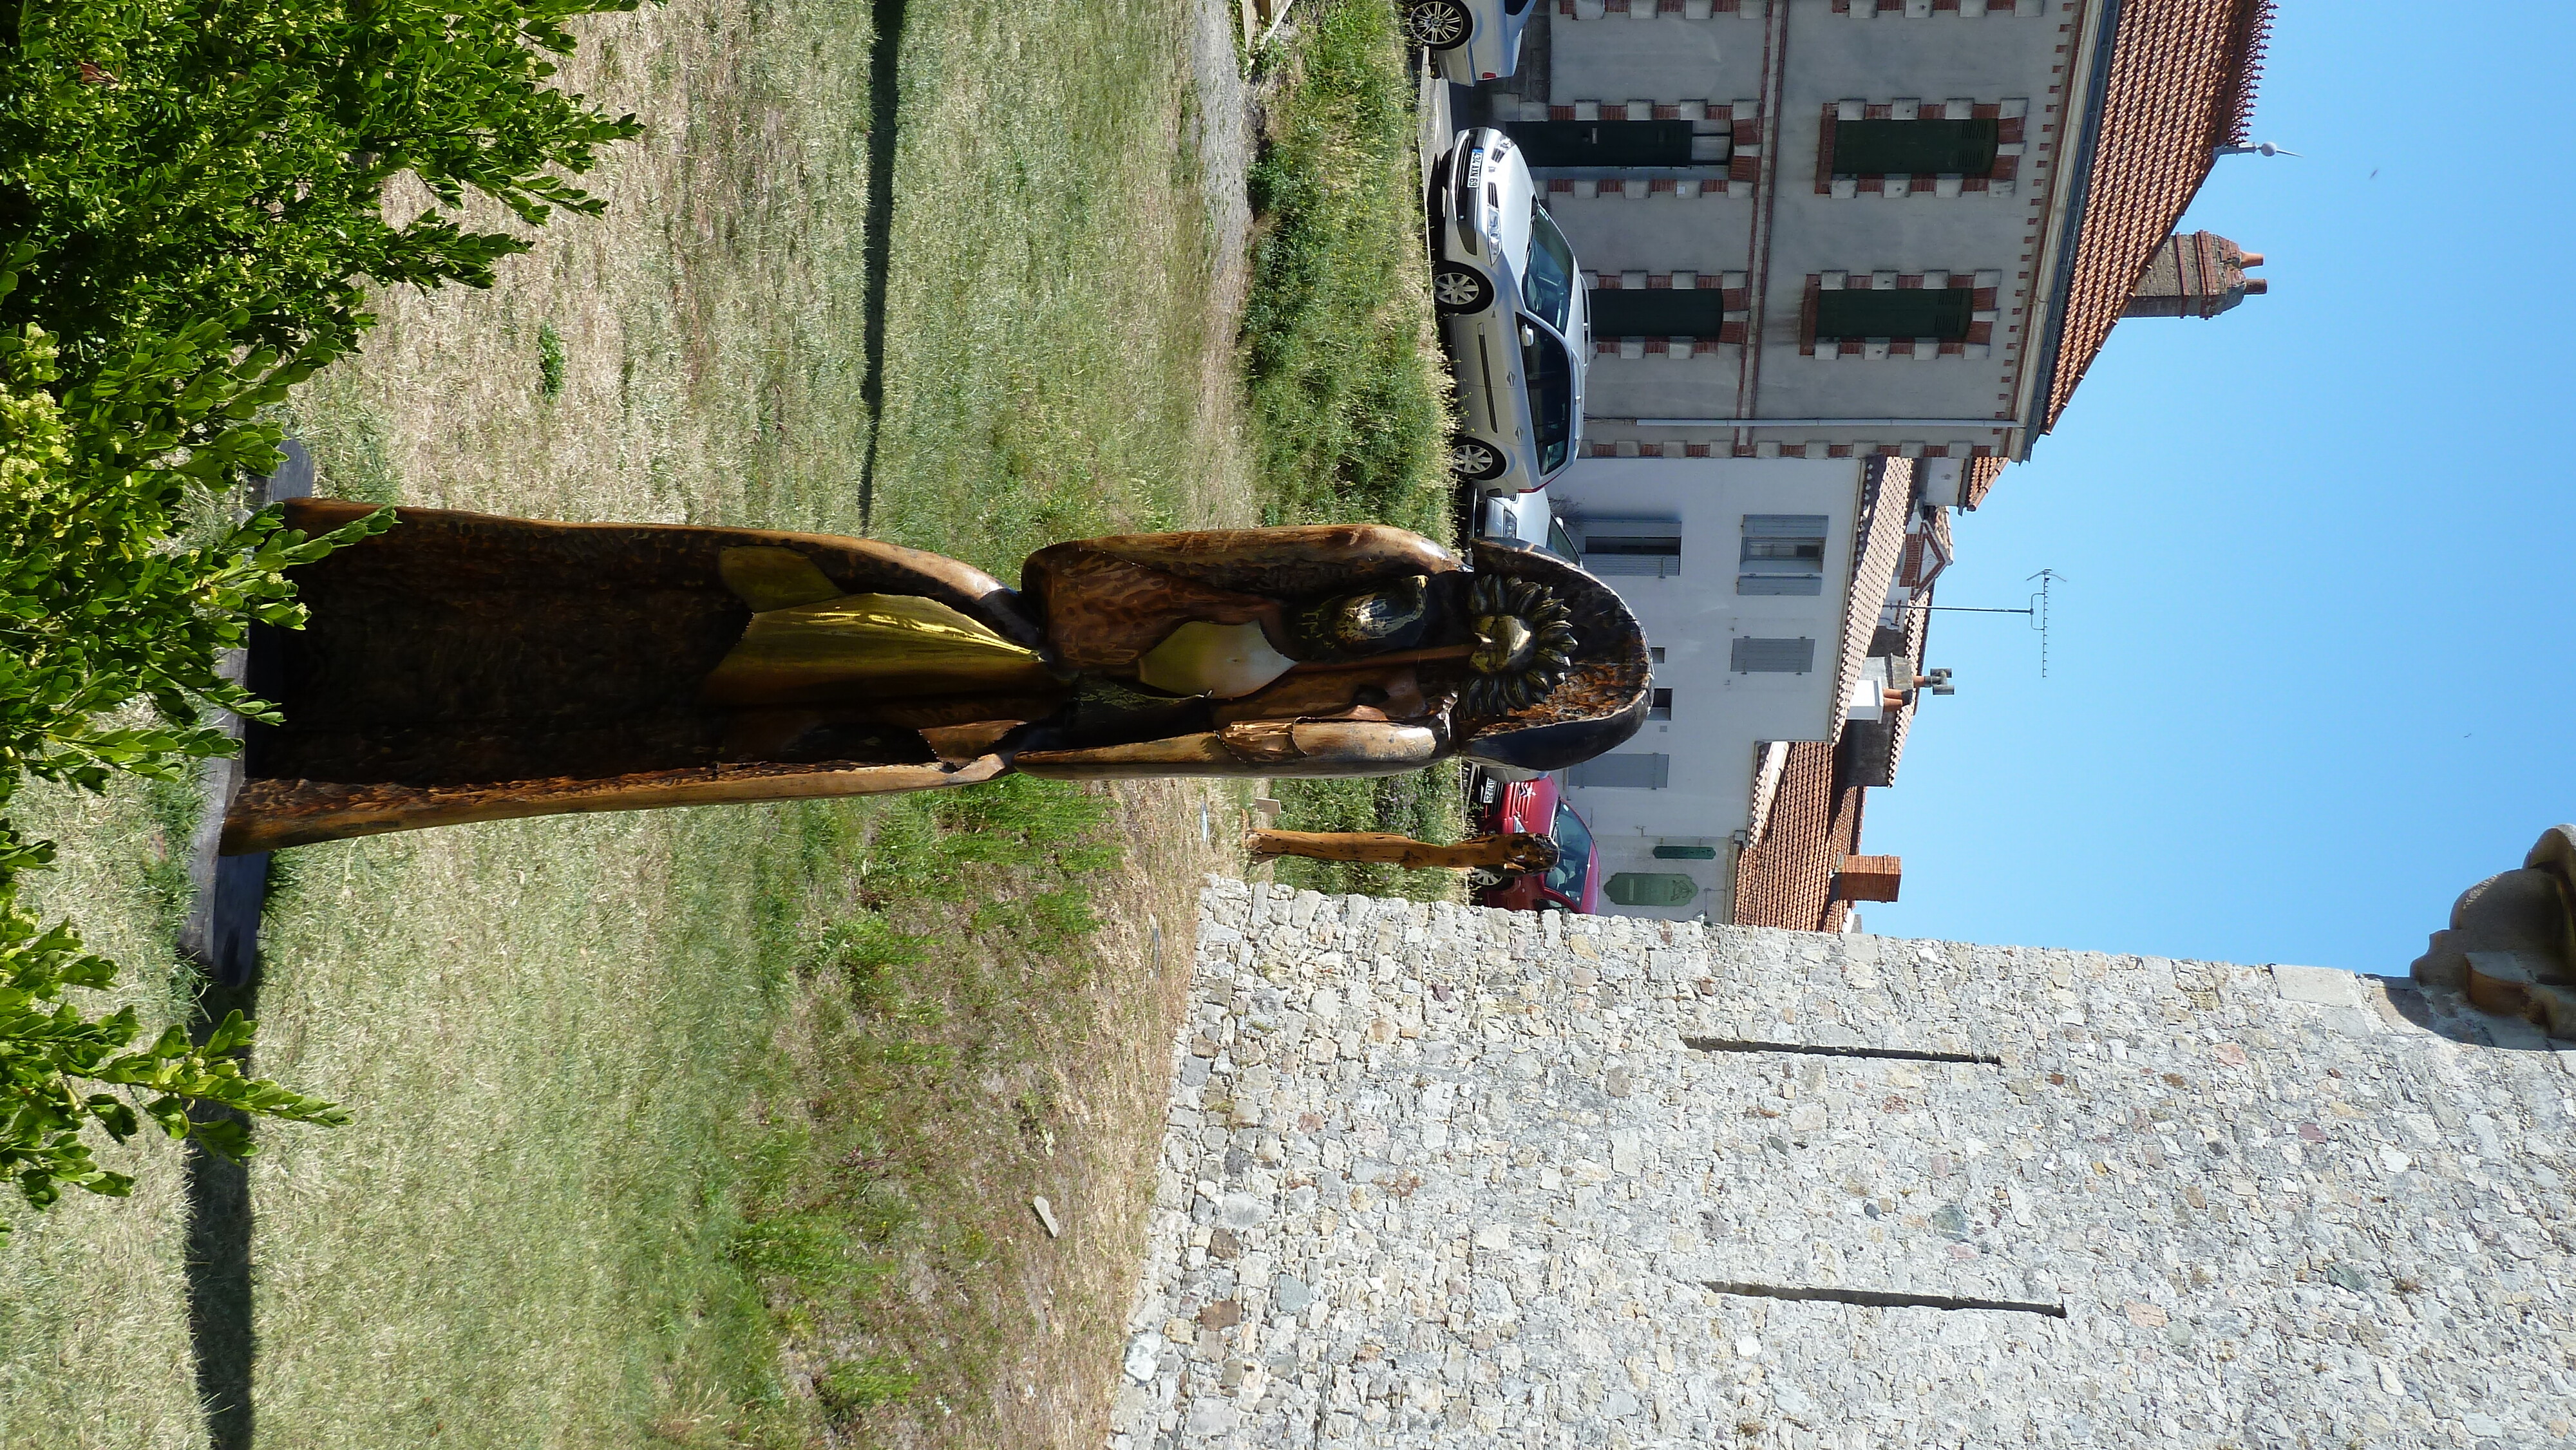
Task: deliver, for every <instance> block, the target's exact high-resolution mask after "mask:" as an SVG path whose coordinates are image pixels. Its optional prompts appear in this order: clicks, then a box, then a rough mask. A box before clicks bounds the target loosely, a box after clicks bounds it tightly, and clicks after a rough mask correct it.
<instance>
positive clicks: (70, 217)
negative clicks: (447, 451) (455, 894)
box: [0, 0, 638, 1208]
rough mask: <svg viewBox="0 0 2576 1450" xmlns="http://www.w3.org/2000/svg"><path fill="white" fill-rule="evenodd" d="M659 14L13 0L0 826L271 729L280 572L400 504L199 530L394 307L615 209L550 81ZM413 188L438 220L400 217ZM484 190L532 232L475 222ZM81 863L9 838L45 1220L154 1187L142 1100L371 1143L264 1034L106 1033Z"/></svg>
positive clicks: (17, 1051)
mask: <svg viewBox="0 0 2576 1450" xmlns="http://www.w3.org/2000/svg"><path fill="white" fill-rule="evenodd" d="M635 4H636V0H426V3H424V0H41V3H38V0H30V3H26V4H23V5H10V4H6V3H0V247H5V248H6V250H5V252H0V812H5V811H6V809H7V806H8V804H9V801H10V799H11V797H12V796H13V795H14V793H15V792H16V790H17V789H18V787H19V786H20V785H21V784H22V783H23V782H24V781H25V780H27V779H30V778H34V779H42V780H51V781H57V782H61V783H63V784H67V785H71V786H74V787H79V788H86V789H91V790H96V789H100V788H103V787H104V786H105V785H106V784H107V783H108V781H109V779H110V778H111V776H112V775H113V774H115V773H116V772H119V771H124V772H130V773H138V774H142V775H147V776H157V777H161V778H165V779H172V778H185V777H186V776H187V775H189V774H190V773H191V772H193V771H194V770H195V768H196V767H197V765H198V763H199V762H200V761H202V760H203V759H204V758H206V757H208V756H213V755H220V754H225V753H228V752H229V751H230V750H231V749H232V748H233V744H234V743H233V741H232V739H231V738H230V737H229V736H228V735H227V734H226V733H225V732H224V731H222V730H219V729H216V728H214V727H213V726H211V725H209V724H208V723H206V722H207V717H208V712H209V711H212V710H218V709H222V710H233V711H237V712H240V713H241V714H244V715H246V716H250V717H253V718H259V719H274V718H275V717H274V715H273V713H272V712H271V711H270V709H269V707H268V706H266V705H265V704H263V703H262V702H260V701H258V700H256V699H254V698H252V697H251V696H250V695H249V694H248V693H247V692H245V691H244V690H243V689H241V688H240V687H239V686H237V685H235V684H233V683H231V682H229V681H227V680H226V679H225V678H224V677H223V674H222V672H221V670H220V669H219V663H220V661H221V659H222V657H223V655H224V653H225V652H226V651H228V650H231V649H234V648H236V647H238V646H240V645H241V644H242V643H243V642H244V640H245V638H246V636H247V631H248V629H249V626H250V625H252V624H254V623H259V624H267V625H273V626H277V627H280V628H295V627H298V626H300V625H301V624H302V622H303V618H304V615H303V611H302V608H301V606H299V605H297V604H296V603H295V600H294V586H293V584H292V582H291V580H290V579H289V578H288V576H287V572H286V571H288V570H289V569H291V568H293V567H295V566H296V565H299V564H305V563H310V562H312V561H314V560H316V559H319V558H321V557H322V556H323V555H325V554H327V553H329V552H330V551H331V550H332V549H335V548H338V547H340V546H342V545H345V544H349V543H353V542H355V541H357V540H359V539H361V538H364V537H366V536H367V535H368V534H371V533H375V532H379V531H381V530H383V529H384V528H387V527H389V526H390V525H391V523H392V515H391V513H390V512H389V511H384V512H379V513H378V514H377V515H375V516H373V517H370V518H368V519H366V520H362V521H361V522H359V523H355V524H351V525H349V526H347V527H345V528H342V529H339V530H337V531H334V532H332V533H330V534H326V535H324V536H322V537H319V538H307V537H305V536H304V535H302V534H300V533H298V532H296V531H294V530H290V529H286V528H283V527H281V525H280V522H279V520H278V519H277V518H276V517H275V515H274V514H273V513H269V514H260V515H254V516H252V517H251V518H249V519H248V520H247V521H244V522H240V523H238V524H227V525H223V526H219V527H216V528H214V529H213V530H211V531H203V530H201V531H199V532H198V534H196V535H194V536H192V535H191V534H190V532H189V529H188V527H187V525H188V522H189V520H190V519H191V518H197V517H204V516H208V515H210V514H211V515H215V516H228V515H229V514H230V512H231V504H230V500H231V498H232V497H233V494H234V488H235V486H236V485H237V484H238V482H239V481H240V480H241V479H242V478H244V477H245V476H247V475H253V474H260V473H266V472H269V471H271V470H273V469H274V468H276V467H277V465H278V463H279V462H280V454H279V449H278V445H279V443H280V441H281V440H280V436H279V432H278V429H277V427H276V426H275V425H274V424H273V423H272V422H270V421H267V418H266V415H267V414H268V413H270V412H272V411H273V406H274V405H275V404H277V403H280V402H282V401H284V400H285V398H286V397H287V396H288V393H289V391H290V390H291V389H292V388H293V387H294V386H295V385H296V384H298V383H300V382H302V381H303V380H304V379H305V378H307V377H309V376H311V374H312V373H313V371H314V370H315V369H317V368H320V367H322V366H324V365H326V364H328V363H329V362H331V361H332V360H334V359H335V358H338V357H341V356H344V355H345V354H347V353H349V352H351V351H353V350H355V349H356V347H357V346H358V342H359V338H360V336H361V334H362V333H363V332H364V331H365V330H366V328H367V327H368V326H369V325H371V324H372V323H373V321H374V318H373V317H372V316H371V315H370V314H368V313H367V312H366V310H365V300H366V295H367V289H368V288H370V287H388V286H412V287H420V288H431V287H437V286H440V285H442V284H444V283H447V282H460V283H464V284H466V285H469V286H477V287H481V286H489V285H491V283H492V280H493V266H494V264H495V263H496V262H498V261H500V260H501V259H502V258H505V257H508V256H510V255H512V254H514V253H517V252H522V251H525V250H527V248H528V246H529V241H528V239H527V237H526V235H525V231H526V228H528V227H532V226H534V225H537V224H540V223H542V222H544V221H545V220H546V218H547V217H548V215H549V214H550V213H551V212H553V211H554V210H555V209H558V208H561V209H566V210H571V211H575V212H580V213H585V214H587V213H595V212H597V211H598V210H599V209H600V203H599V201H598V200H597V199H595V198H593V197H591V196H590V195H589V194H588V193H586V192H584V191H583V190H582V189H581V188H580V187H578V186H577V185H575V184H574V183H573V181H572V180H571V179H570V178H572V177H574V176H578V175H579V174H581V173H583V172H586V171H588V170H589V169H590V168H591V167H592V165H593V164H594V163H595V161H596V160H597V153H598V148H600V147H601V146H603V145H605V144H608V143H611V142H614V141H617V140H621V139H623V138H625V137H628V136H631V135H633V134H635V132H636V131H637V130H638V127H637V125H636V122H635V119H634V118H633V117H632V116H624V117H611V116H610V115H608V114H607V113H606V112H604V111H602V110H600V109H599V108H598V107H596V106H594V105H592V104H590V103H589V102H588V101H586V100H585V99H584V98H583V97H581V96H578V95H571V94H567V93H565V92H563V91H561V90H559V89H556V88H553V87H551V86H549V85H548V84H547V82H548V81H549V80H550V79H551V78H552V77H553V76H554V74H555V71H556V66H555V60H554V58H555V57H558V56H561V55H564V54H567V53H569V52H570V51H571V50H572V48H573V40H572V36H571V34H570V32H569V31H568V30H567V28H566V22H567V21H569V20H571V19H573V18H575V17H577V16H581V15H585V14H590V13H596V12H600V11H615V10H631V9H633V8H634V7H635ZM412 186H416V187H417V188H418V192H417V193H416V195H418V196H420V197H422V198H425V202H426V204H425V205H420V206H418V207H417V208H416V209H414V210H413V211H412V214H411V215H410V216H409V218H408V219H407V220H405V219H398V218H396V217H393V216H389V207H388V196H389V194H400V193H402V192H403V191H404V190H405V189H406V188H408V187H412ZM475 196H480V197H482V198H484V199H486V200H487V201H488V202H492V203H497V204H498V205H499V207H500V208H503V209H505V210H506V212H507V214H508V216H509V217H510V218H514V219H515V221H516V223H518V224H519V225H518V226H517V228H516V229H515V230H507V231H504V230H491V229H484V230H475V229H472V228H471V227H469V225H468V224H467V222H466V220H465V219H464V208H465V207H466V205H467V203H468V202H469V200H470V199H471V198H473V197H475ZM496 220H497V219H496ZM499 224H500V225H503V226H507V225H509V224H510V223H509V222H507V221H501V222H500V223H499ZM52 855H53V847H52V845H51V844H50V843H48V842H43V841H32V840H28V839H26V838H25V837H24V836H23V835H22V834H21V833H19V832H18V831H17V830H16V829H15V828H14V827H13V826H12V825H11V824H10V823H9V822H8V821H7V819H6V817H5V815H4V814H0V1172H6V1173H8V1174H11V1175H13V1176H14V1177H15V1179H16V1181H17V1183H18V1186H19V1188H20V1191H21V1192H22V1194H23V1195H24V1197H25V1198H26V1200H27V1202H28V1203H29V1204H30V1205H31V1206H34V1207H37V1208H42V1207H44V1206H46V1205H47V1204H50V1203H51V1202H53V1201H54V1198H55V1197H56V1196H57V1195H58V1194H59V1192H60V1190H61V1186H62V1185H65V1184H72V1185H77V1186H80V1187H83V1188H87V1189H89V1190H90V1191H92V1192H99V1193H110V1194H121V1193H123V1192H125V1191H126V1189H127V1187H128V1186H129V1185H128V1184H127V1181H126V1180H125V1179H124V1178H123V1177H122V1176H121V1175H118V1174H115V1173H110V1172H107V1171H106V1170H103V1169H100V1168H99V1167H97V1165H96V1164H95V1163H94V1162H93V1161H92V1160H91V1157H90V1154H89V1150H88V1148H87V1147H86V1146H85V1142H84V1137H83V1135H84V1132H85V1130H86V1129H87V1128H89V1127H90V1126H93V1125H95V1126H96V1127H98V1128H99V1129H101V1130H103V1131H105V1132H106V1133H107V1134H108V1135H109V1136H111V1137H114V1138H119V1139H122V1138H124V1137H126V1136H128V1135H130V1134H132V1133H133V1132H134V1131H136V1129H137V1127H138V1126H139V1123H140V1121H141V1120H140V1119H139V1118H138V1117H137V1116H136V1110H137V1107H138V1106H139V1108H140V1111H141V1114H142V1116H143V1117H148V1118H150V1119H152V1120H153V1121H155V1122H157V1123H159V1124H160V1125H161V1126H162V1127H163V1128H164V1129H165V1130H167V1131H169V1132H170V1133H172V1134H174V1135H177V1136H186V1137H193V1138H196V1139H198V1140H200V1141H202V1142H204V1143H205V1145H206V1146H207V1147H209V1148H211V1149H213V1150H215V1151H218V1152H225V1153H232V1154H236V1155H237V1154H239V1153H241V1152H244V1151H247V1149H248V1146H249V1138H248V1135H247V1133H246V1131H245V1130H244V1129H243V1128H242V1127H241V1126H240V1125H239V1124H238V1123H235V1122H231V1121H229V1120H217V1121H210V1122H204V1123H194V1122H191V1121H190V1120H189V1118H188V1116H187V1113H186V1104H187V1103H188V1102H190V1101H203V1102H210V1103H217V1104H223V1105H227V1106H230V1107H234V1108H238V1109H241V1110H242V1111H244V1112H248V1113H254V1114H265V1115H269V1116H274V1117H282V1118H288V1119H293V1120H297V1121H305V1122H320V1123H328V1122H338V1121H344V1118H343V1117H342V1115H340V1114H339V1113H338V1111H337V1110H336V1109H334V1108H332V1107H331V1106H330V1105H329V1104H325V1103H321V1102H319V1101H317V1100H315V1099H311V1098H307V1097H303V1096H300V1095H298V1094H296V1093H293V1092H290V1091H288V1090H287V1089H284V1088H281V1087H279V1086H278V1085H276V1084H275V1083H271V1082H264V1081H257V1080H253V1079H249V1078H246V1077H244V1076H243V1075H242V1074H241V1071H240V1067H239V1060H238V1059H239V1055H240V1053H241V1052H242V1051H243V1050H244V1049H245V1048H247V1046H248V1045H249V1042H250V1033H251V1028H250V1025H249V1024H248V1023H246V1022H243V1021H241V1020H240V1019H239V1017H238V1016H237V1015H236V1016H235V1017H233V1018H231V1019H229V1020H227V1021H226V1022H225V1023H224V1024H223V1025H222V1026H220V1027H219V1028H217V1029H216V1030H215V1031H214V1033H213V1035H212V1036H211V1037H210V1038H209V1039H208V1041H207V1042H206V1043H205V1045H204V1046H202V1047H192V1046H191V1045H190V1044H189V1042H188V1039H187V1035H186V1033H185V1032H181V1031H177V1030H176V1029H174V1030H173V1031H172V1032H170V1033H164V1034H163V1035H162V1036H161V1037H159V1038H158V1039H156V1040H155V1041H153V1042H152V1043H150V1044H149V1045H147V1046H144V1047H142V1048H139V1049H138V1048H135V1047H134V1046H133V1044H134V1042H135V1040H136V1039H137V1038H138V1037H139V1036H140V1035H141V1033H142V1030H143V1028H142V1024H141V1021H140V1019H139V1018H138V1017H137V1016H136V1014H135V1013H134V1011H133V1010H132V1009H130V1008H129V1009H127V1010H124V1011H121V1012H118V1013H115V1014H111V1015H109V1016H106V1017H103V1018H96V1019H92V1018H89V1017H86V1016H84V1015H83V1014H82V1012H81V1011H80V1010H79V1008H78V1006H77V1004H76V1003H75V1002H74V1001H72V1000H68V999H67V998H66V996H65V993H66V990H67V989H70V988H103V987H106V986H109V985H110V984H111V983H112V982H113V980H114V977H115V974H116V967H115V964H114V963H111V962H109V961H107V960H105V959H104V958H101V957H98V956H96V955H93V954H89V953H87V952H85V951H83V950H82V948H81V945H80V942H79V939H78V938H77V937H76V936H75V935H74V934H73V933H72V932H71V931H70V929H69V928H68V927H67V926H64V925H56V926H53V927H51V928H45V927H43V925H42V923H41V921H40V920H39V919H38V918H36V917H35V916H33V915H32V914H30V913H28V912H27V911H26V910H25V909H24V908H23V907H22V906H21V905H20V904H19V900H18V892H19V873H20V872H22V871H25V870H28V869H31V868H39V867H42V866H45V865H46V864H48V863H49V862H50V861H51V860H52Z"/></svg>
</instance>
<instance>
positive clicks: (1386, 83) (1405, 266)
mask: <svg viewBox="0 0 2576 1450" xmlns="http://www.w3.org/2000/svg"><path fill="white" fill-rule="evenodd" d="M1298 27H1299V28H1298V30H1297V32H1296V34H1295V37H1294V39H1293V40H1292V41H1291V43H1290V44H1289V45H1288V46H1287V47H1286V48H1285V50H1284V52H1283V53H1282V54H1281V55H1280V56H1279V57H1278V58H1277V59H1276V60H1275V61H1274V62H1273V64H1275V65H1276V66H1277V68H1278V72H1279V73H1278V76H1277V83H1278V85H1277V90H1276V92H1275V96H1274V99H1273V101H1272V104H1271V108H1270V124H1269V131H1268V135H1267V136H1266V137H1265V138H1264V139H1265V143H1266V144H1265V147H1264V152H1263V155H1262V158H1261V160H1260V162H1259V164H1257V165H1256V166H1254V167H1253V170H1252V178H1251V181H1252V201H1253V208H1254V212H1255V215H1256V218H1257V228H1258V241H1257V243H1256V245H1255V248H1254V252H1253V287H1252V295H1251V300H1250V303H1249V304H1248V306H1247V307H1246V309H1245V312H1244V320H1243V357H1244V378H1245V387H1246V390H1247V396H1248V397H1249V398H1250V400H1251V405H1252V417H1253V421H1254V432H1255V436H1256V438H1257V440H1258V452H1257V462H1258V468H1259V482H1260V487H1261V491H1262V493H1261V497H1262V511H1263V516H1264V518H1265V520H1267V521H1268V522H1272V523H1305V522H1309V521H1312V520H1323V519H1334V520H1339V519H1363V518H1364V519H1377V520H1380V521H1383V522H1386V523H1391V524H1397V525H1400V526H1402V527H1404V528H1409V529H1413V530H1415V531H1417V532H1420V533H1424V534H1429V535H1431V536H1432V537H1434V538H1440V539H1446V538H1448V537H1449V536H1450V533H1451V523H1450V517H1449V496H1450V484H1449V475H1448V470H1447V467H1446V464H1445V456H1444V453H1445V450H1444V449H1443V447H1442V442H1443V440H1444V439H1445V438H1446V436H1447V433H1448V421H1449V420H1448V412H1447V398H1448V384H1447V382H1446V370H1445V368H1444V367H1443V365H1442V363H1441V361H1440V355H1439V349H1438V344H1437V341H1436V339H1435V338H1434V336H1433V333H1432V313H1431V299H1430V290H1429V283H1428V280H1427V279H1428V277H1429V264H1428V263H1427V261H1426V260H1425V258H1424V253H1423V241H1422V227H1421V212H1422V208H1421V200H1420V198H1419V197H1418V196H1416V195H1415V193H1416V192H1417V191H1418V189H1419V183H1418V179H1417V178H1418V176H1419V174H1420V173H1419V170H1418V167H1417V164H1416V162H1415V159H1414V154H1413V152H1414V146H1415V119H1414V110H1413V105H1414V85H1413V82H1412V80H1411V78H1410V76H1409V75H1408V73H1407V71H1406V67H1405V59H1404V52H1403V50H1402V48H1401V46H1400V44H1399V42H1398V40H1397V36H1396V29H1395V8H1394V7H1393V6H1391V5H1388V4H1385V3H1383V0H1320V3H1318V4H1316V5H1314V6H1312V7H1311V8H1308V9H1304V10H1301V11H1300V13H1299V16H1298Z"/></svg>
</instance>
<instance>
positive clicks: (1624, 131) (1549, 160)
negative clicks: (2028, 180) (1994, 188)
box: [1503, 121, 1992, 166]
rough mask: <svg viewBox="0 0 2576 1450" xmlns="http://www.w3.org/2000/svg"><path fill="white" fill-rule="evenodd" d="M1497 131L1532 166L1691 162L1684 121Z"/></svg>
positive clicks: (1515, 126) (1532, 125)
mask: <svg viewBox="0 0 2576 1450" xmlns="http://www.w3.org/2000/svg"><path fill="white" fill-rule="evenodd" d="M1988 124H1989V125H1991V124H1992V123H1991V122H1989V123H1988ZM1503 129H1504V130H1505V131H1507V132H1509V133H1510V134H1511V138H1512V140H1513V141H1514V142H1515V143H1517V144H1518V145H1519V146H1520V148H1521V159H1522V160H1524V161H1526V162H1528V163H1529V164H1530V165H1532V166H1688V165H1690V164H1691V123H1690V122H1688V121H1515V122H1513V123H1511V124H1510V125H1508V126H1505V127H1504V128H1503ZM1717 159H1719V160H1721V161H1722V160H1724V159H1725V158H1724V157H1719V158H1717Z"/></svg>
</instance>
